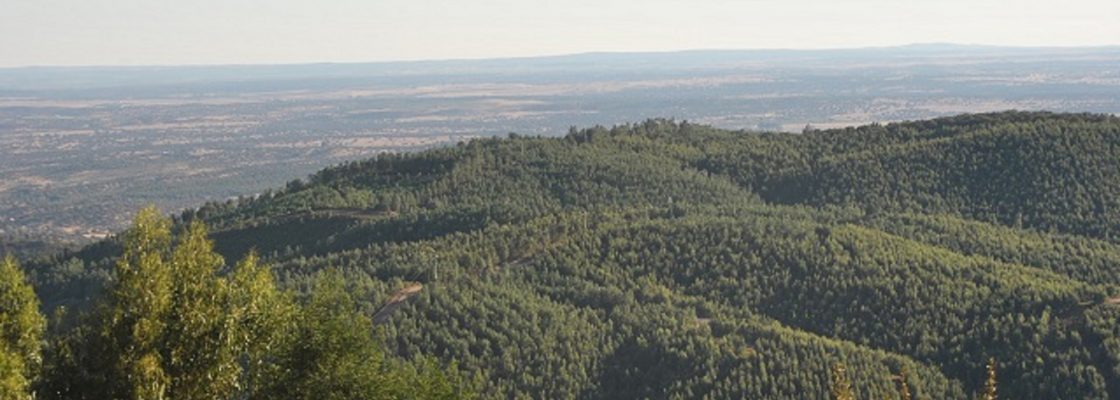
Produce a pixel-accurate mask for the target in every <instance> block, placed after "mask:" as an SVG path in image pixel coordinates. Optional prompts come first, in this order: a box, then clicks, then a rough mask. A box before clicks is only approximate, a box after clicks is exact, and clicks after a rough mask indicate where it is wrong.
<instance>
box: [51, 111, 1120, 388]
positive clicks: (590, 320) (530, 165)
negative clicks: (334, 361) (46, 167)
mask: <svg viewBox="0 0 1120 400" xmlns="http://www.w3.org/2000/svg"><path fill="white" fill-rule="evenodd" d="M178 220H180V222H182V221H190V220H202V221H205V222H206V223H207V224H209V225H210V226H211V228H212V229H213V231H214V232H215V233H214V235H213V238H214V239H215V241H216V244H217V246H218V249H219V251H220V252H222V253H223V254H224V255H225V256H226V258H227V259H231V260H232V259H237V258H240V257H241V256H242V255H243V254H245V253H246V252H247V251H248V250H249V249H250V248H256V249H258V250H259V251H260V252H261V253H262V256H263V258H264V259H265V261H267V262H269V263H271V264H272V265H273V266H274V269H275V271H276V273H277V275H278V277H279V278H280V280H281V281H282V282H285V283H286V284H287V285H289V287H291V288H294V289H296V290H303V289H306V288H307V287H308V285H309V283H308V282H310V277H311V276H312V275H313V274H314V273H316V272H317V271H321V270H324V269H327V268H336V269H339V270H341V271H342V272H343V273H344V274H346V275H348V276H349V277H350V279H349V282H350V284H351V286H352V287H351V289H352V290H353V291H355V292H356V293H358V294H359V298H363V299H366V302H365V303H364V306H363V307H365V309H366V310H367V311H370V312H372V311H373V310H375V309H376V307H377V306H378V305H380V304H381V302H382V301H383V300H384V299H385V298H386V297H387V296H388V295H389V294H390V293H391V292H392V291H393V290H394V289H397V288H400V287H403V286H404V285H405V282H413V281H418V282H422V283H424V284H425V286H424V290H423V291H422V292H421V293H420V294H419V295H418V296H416V297H415V298H414V299H412V300H409V302H407V303H406V305H405V306H404V307H402V308H401V309H399V310H397V312H396V313H395V314H393V316H392V317H391V319H390V320H389V322H388V323H387V324H386V325H385V329H384V331H383V332H382V339H383V341H384V343H385V345H386V346H387V348H388V350H390V351H391V352H395V353H397V354H398V355H401V356H403V357H413V356H417V355H432V356H436V357H438V358H440V359H441V360H443V361H444V362H448V363H450V362H451V361H457V362H458V367H459V368H462V369H464V370H467V371H471V372H475V373H477V374H478V375H479V376H480V377H481V379H482V380H483V381H484V384H483V393H484V394H485V395H486V396H487V397H494V398H588V399H596V398H700V397H705V396H706V397H709V398H767V399H772V398H773V399H780V398H788V399H805V398H827V397H828V396H829V387H830V382H832V380H833V379H835V378H836V375H835V374H834V373H833V372H832V370H833V367H834V366H836V365H838V364H843V365H844V366H845V367H846V368H845V371H846V374H847V378H849V379H850V380H851V382H852V385H853V388H854V391H855V392H856V397H857V398H860V399H881V398H900V394H899V393H900V388H901V387H902V385H905V386H906V387H907V389H908V390H909V392H910V393H911V394H912V395H913V398H918V399H955V398H971V397H972V396H974V395H975V394H976V393H977V392H978V391H979V390H981V388H982V387H983V385H984V381H985V379H986V378H987V375H986V371H985V364H986V363H987V362H988V360H989V359H992V358H994V359H995V360H996V362H997V370H998V382H999V393H1000V396H1001V397H1002V398H1014V399H1075V398H1076V399H1108V398H1113V399H1116V398H1120V305H1117V304H1114V303H1116V302H1117V301H1116V299H1117V297H1118V296H1120V267H1118V266H1120V119H1118V118H1116V117H1112V116H1103V115H1088V114H1050V113H1023V112H1006V113H997V114H981V115H964V116H959V117H952V118H943V119H936V120H930V121H919V122H906V123H898V124H888V125H870V126H863V127H858V128H849V129H842V130H827V131H812V132H806V133H804V134H777V133H750V132H730V131H724V130H718V129H713V128H710V127H705V126H698V125H694V124H689V123H686V122H674V121H667V120H651V121H647V122H644V123H640V124H636V125H624V126H618V127H614V128H601V127H596V128H592V129H585V130H577V129H574V128H573V130H572V131H571V132H570V133H569V134H568V135H567V136H566V137H563V138H529V137H520V136H517V135H513V134H511V135H510V137H509V138H503V139H486V140H475V141H471V142H469V143H462V144H460V145H458V146H455V147H448V148H441V149H436V150H430V151H426V152H421V153H413V154H390V155H385V156H381V157H378V158H375V159H370V160H365V161H358V162H352V163H348V164H345V165H340V166H337V167H334V168H329V169H326V170H323V171H321V172H319V173H317V174H315V175H314V176H312V177H310V178H309V179H307V180H301V181H293V182H291V183H289V184H288V185H287V187H286V188H283V189H281V190H277V191H274V192H268V193H264V194H263V195H260V196H256V197H254V198H246V199H243V200H240V201H231V202H227V203H213V204H207V205H205V206H203V207H201V208H199V209H197V210H192V211H188V212H185V213H183V214H182V215H181V216H180V217H179V218H178ZM115 247H116V245H115V244H114V242H113V241H109V242H105V243H101V244H98V245H94V246H91V247H89V248H87V249H85V250H83V251H80V252H77V253H75V254H72V255H70V256H67V257H59V260H58V261H57V262H54V263H49V264H41V265H33V266H32V271H31V272H32V277H33V280H34V281H35V282H37V284H38V285H39V287H38V290H39V293H40V296H41V297H42V298H43V299H44V301H45V303H47V304H48V305H59V304H80V303H81V302H82V301H83V299H85V298H87V297H91V296H97V295H98V294H97V290H96V289H95V288H96V287H97V285H98V284H99V282H103V281H105V280H107V279H110V278H109V277H108V273H107V272H106V271H108V270H107V269H106V268H104V266H106V265H109V261H107V258H109V257H112V256H113V255H114V254H115V253H117V252H118V250H117V249H116V248H115Z"/></svg>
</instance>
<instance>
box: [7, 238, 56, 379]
mask: <svg viewBox="0 0 1120 400" xmlns="http://www.w3.org/2000/svg"><path fill="white" fill-rule="evenodd" d="M45 328H46V320H45V319H44V318H43V316H42V314H40V313H39V299H38V298H37V297H35V292H34V291H33V290H32V288H31V285H29V284H28V283H27V281H26V279H25V277H24V274H23V271H22V270H21V269H20V267H19V265H17V264H16V261H15V259H14V258H13V257H11V256H8V257H5V258H4V259H3V260H2V261H0V399H2V400H8V399H13V400H14V399H28V398H32V397H33V395H32V393H31V384H32V383H33V381H34V380H35V379H36V378H37V375H38V373H39V367H40V366H41V364H42V346H43V331H44V330H45Z"/></svg>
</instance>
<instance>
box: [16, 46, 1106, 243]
mask: <svg viewBox="0 0 1120 400" xmlns="http://www.w3.org/2000/svg"><path fill="white" fill-rule="evenodd" d="M1117 65H1120V48H1116V47H1101V48H1010V47H987V46H960V45H949V44H926V45H912V46H904V47H892V48H864V49H849V50H802V51H795V50H788V51H787V50H755V51H689V52H676V53H593V54H581V55H571V56H556V57H541V58H514V59H493V60H474V61H471V60H466V61H431V62H397V63H375V64H309V65H278V66H213V67H210V66H195V67H116V68H114V67H53V68H52V67H29V68H16V69H0V175H2V176H4V177H5V179H4V180H3V181H2V182H0V216H2V217H3V218H0V232H3V233H4V234H8V235H12V234H16V235H18V236H20V237H30V238H49V239H53V240H63V241H71V242H73V241H77V242H84V241H88V240H90V239H96V238H100V237H104V236H105V235H106V234H108V233H110V232H112V231H115V230H117V229H120V228H121V227H123V226H124V224H125V223H126V221H127V220H128V218H129V215H130V214H131V212H133V211H134V210H135V209H137V208H138V207H141V206H143V205H145V204H156V205H158V206H160V207H161V208H163V209H167V210H176V209H181V208H185V207H193V206H196V205H198V204H200V203H201V202H203V201H207V200H224V199H227V198H231V197H236V196H243V195H253V194H256V193H260V192H261V191H263V190H265V189H268V188H274V187H277V186H281V185H283V184H284V183H285V182H287V181H290V180H292V179H295V178H298V177H302V176H306V175H307V174H309V173H312V172H314V171H316V170H318V169H320V168H322V167H324V166H328V165H332V164H336V163H339V162H343V161H346V160H354V159H361V158H365V157H369V156H372V155H375V154H379V153H383V152H387V151H416V150H420V149H425V148H431V147H434V146H446V145H451V144H454V143H458V142H462V141H466V140H470V139H472V138H476V137H489V136H495V135H505V134H506V133H509V132H516V133H518V134H521V135H532V136H536V135H542V136H559V135H563V134H566V133H567V132H568V130H569V128H570V127H572V126H576V127H590V126H594V125H606V126H610V125H614V124H620V123H627V122H637V121H641V120H644V119H646V118H654V117H666V118H676V119H678V120H688V121H691V122H696V123H702V124H709V125H712V126H715V127H719V128H725V129H732V130H740V129H742V130H754V131H787V132H801V131H802V130H803V129H804V128H805V127H806V125H811V127H813V128H832V127H844V126H852V125H861V124H868V123H873V122H880V123H886V122H892V121H902V120H915V119H924V118H931V117H938V116H946V115H955V114H959V113H965V112H990V111H1000V110H1007V109H1018V110H1051V111H1077V112H1098V113H1117V112H1120V69H1118V68H1117V67H1116V66H1117Z"/></svg>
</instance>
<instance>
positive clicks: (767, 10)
mask: <svg viewBox="0 0 1120 400" xmlns="http://www.w3.org/2000/svg"><path fill="white" fill-rule="evenodd" d="M916 42H956V43H974V44H1005V45H1061V46H1087V45H1114V44H1120V0H1060V1H1059V0H739V1H731V0H691V1H685V0H586V1H585V0H551V1H546V0H0V66H23V65H122V64H129V65H132V64H230V63H235V64H245V63H298V62H323V61H332V62H351V61H387V60H406V59H444V58H481V57H506V56H531V55H544V54H562V53H577V52H587V51H646V50H680V49H700V48H703V49H716V48H829V47H861V46H880V45H896V44H907V43H916Z"/></svg>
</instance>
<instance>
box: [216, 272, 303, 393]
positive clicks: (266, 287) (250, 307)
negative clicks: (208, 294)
mask: <svg viewBox="0 0 1120 400" xmlns="http://www.w3.org/2000/svg"><path fill="white" fill-rule="evenodd" d="M231 285H232V288H233V291H232V296H233V297H232V303H233V306H234V312H233V316H234V318H235V321H236V326H237V329H236V332H237V335H238V337H236V342H237V343H241V348H240V349H239V354H240V355H241V364H242V365H245V366H246V369H245V371H244V372H243V374H242V376H241V382H240V383H239V386H240V388H241V391H242V393H243V395H244V397H246V398H250V399H255V398H261V397H265V396H267V395H268V394H269V393H276V390H275V389H272V388H275V387H277V386H280V382H281V380H282V379H284V368H283V367H284V366H283V365H282V364H280V363H279V359H278V357H277V355H278V354H286V353H287V352H288V351H290V349H291V346H292V340H291V339H292V333H293V330H294V328H295V326H294V324H295V322H296V321H295V318H296V316H297V313H298V309H297V307H296V305H295V303H294V302H293V299H292V296H291V295H290V294H289V293H287V292H284V291H281V290H280V289H279V288H277V287H276V282H275V280H274V278H273V276H272V272H271V271H269V269H268V268H266V267H265V266H262V265H261V264H260V259H259V258H258V256H257V254H256V252H250V253H249V254H248V255H246V256H245V258H243V259H242V260H241V261H240V262H238V264H237V266H236V267H235V268H234V270H233V274H232V276H231Z"/></svg>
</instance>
